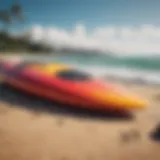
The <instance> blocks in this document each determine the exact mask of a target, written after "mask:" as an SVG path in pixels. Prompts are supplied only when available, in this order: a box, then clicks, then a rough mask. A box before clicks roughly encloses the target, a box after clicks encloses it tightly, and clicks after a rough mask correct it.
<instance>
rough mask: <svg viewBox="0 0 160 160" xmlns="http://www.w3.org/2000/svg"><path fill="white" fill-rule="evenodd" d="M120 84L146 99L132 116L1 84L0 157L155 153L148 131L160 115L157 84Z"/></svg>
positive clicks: (144, 159)
mask: <svg viewBox="0 0 160 160" xmlns="http://www.w3.org/2000/svg"><path fill="white" fill-rule="evenodd" d="M123 85H124V86H126V87H127V88H129V89H131V90H132V91H134V92H135V93H137V94H140V95H143V96H144V97H145V98H147V99H148V100H149V102H150V106H149V107H148V108H147V109H146V110H145V111H138V112H134V113H133V114H134V115H135V117H134V118H133V119H128V118H127V119H121V118H117V117H112V118H111V117H109V116H108V115H106V114H104V113H95V112H90V111H86V110H83V111H82V110H78V111H77V110H76V109H70V108H69V107H65V106H57V105H55V104H53V103H52V102H49V101H44V100H40V99H38V98H33V97H31V96H28V95H24V94H22V93H20V92H16V91H15V90H13V89H11V88H8V87H6V86H4V85H1V86H0V146H1V148H0V160H107V159H111V160H152V159H154V160H158V159H160V152H159V148H160V143H158V142H157V141H154V140H153V139H151V137H150V132H151V131H152V129H153V128H154V127H155V125H156V124H157V123H158V120H159V119H160V87H154V86H145V85H141V86H140V85H135V84H123ZM134 130H136V131H138V132H139V133H138V134H135V136H134V137H133V136H131V135H130V136H131V138H130V137H129V133H132V134H133V133H134ZM125 134H127V135H125Z"/></svg>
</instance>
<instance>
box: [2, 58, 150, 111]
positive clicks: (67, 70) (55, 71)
mask: <svg viewBox="0 0 160 160" xmlns="http://www.w3.org/2000/svg"><path fill="white" fill-rule="evenodd" d="M0 74H1V75H2V77H3V82H4V83H6V84H7V85H9V86H11V87H14V88H16V89H19V90H21V91H23V92H26V93H30V94H32V95H35V96H39V97H42V98H47V99H50V100H52V101H54V102H59V103H63V104H67V105H72V106H75V107H80V108H88V109H92V110H111V111H113V110H114V111H115V110H117V111H118V110H119V111H120V110H137V109H144V108H146V106H147V104H148V103H147V101H146V100H144V99H142V98H140V97H137V96H135V95H132V94H129V92H127V91H126V90H124V89H122V88H120V87H118V86H116V85H113V84H111V83H109V82H108V83H107V82H106V81H104V80H102V79H98V78H95V77H94V76H92V75H91V74H89V73H87V72H84V71H81V70H79V69H77V68H74V67H72V66H69V65H65V64H59V63H53V64H52V63H47V64H46V63H39V62H31V61H24V60H3V61H1V62H0Z"/></svg>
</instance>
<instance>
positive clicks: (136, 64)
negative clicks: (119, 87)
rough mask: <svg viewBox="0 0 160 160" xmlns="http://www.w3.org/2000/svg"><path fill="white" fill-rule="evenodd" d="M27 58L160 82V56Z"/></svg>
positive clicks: (99, 74) (82, 55)
mask: <svg viewBox="0 0 160 160" xmlns="http://www.w3.org/2000/svg"><path fill="white" fill-rule="evenodd" d="M23 57H24V58H26V59H32V60H34V59H35V60H40V61H45V62H60V63H67V64H72V65H75V66H78V67H81V68H82V69H84V70H85V71H89V72H91V73H93V74H94V75H96V76H102V77H105V76H112V77H116V78H121V79H125V80H126V79H127V80H137V79H138V80H139V79H140V80H141V81H143V82H145V83H154V84H155V83H156V84H160V57H158V56H157V57H155V56H154V57H153V56H150V57H149V56H148V57H139V56H137V57H123V56H121V57H118V56H106V55H91V54H90V55H85V54H75V55H74V54H72V55H68V54H67V55H61V56H54V55H45V54H44V55H43V56H28V55H26V56H23Z"/></svg>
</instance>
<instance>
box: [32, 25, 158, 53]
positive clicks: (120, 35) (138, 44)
mask: <svg viewBox="0 0 160 160" xmlns="http://www.w3.org/2000/svg"><path fill="white" fill-rule="evenodd" d="M30 39H31V40H32V42H37V43H40V44H44V45H48V46H54V47H55V46H56V47H57V48H62V47H70V48H82V49H98V50H100V51H108V50H110V51H112V52H117V53H124V54H136V53H140V52H142V53H145V54H147V53H151V52H152V53H153V52H154V53H160V27H156V26H154V25H142V26H140V27H137V28H136V27H114V26H113V27H107V26H106V27H97V28H95V29H93V30H92V31H90V32H89V33H88V32H87V29H86V27H85V26H84V25H82V24H77V25H75V28H74V29H73V30H72V31H67V30H63V29H59V28H57V27H50V28H47V27H42V26H33V27H32V29H31V30H30Z"/></svg>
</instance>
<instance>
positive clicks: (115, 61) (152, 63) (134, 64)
mask: <svg viewBox="0 0 160 160" xmlns="http://www.w3.org/2000/svg"><path fill="white" fill-rule="evenodd" d="M45 59H49V60H51V61H58V62H65V63H74V64H81V65H82V64H83V65H94V66H103V67H105V66H112V67H113V66H114V67H128V68H135V69H140V70H152V71H155V70H156V71H158V70H160V58H152V57H148V58H147V57H133V58H132V57H110V56H92V55H90V56H84V55H83V56H81V55H79V56H77V55H76V56H73V55H72V56H60V57H54V58H53V59H52V58H47V57H45Z"/></svg>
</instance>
